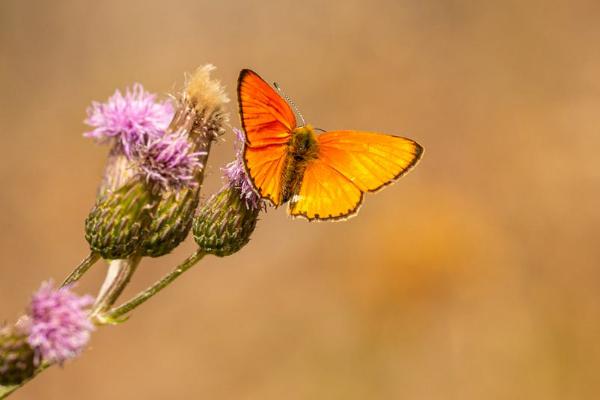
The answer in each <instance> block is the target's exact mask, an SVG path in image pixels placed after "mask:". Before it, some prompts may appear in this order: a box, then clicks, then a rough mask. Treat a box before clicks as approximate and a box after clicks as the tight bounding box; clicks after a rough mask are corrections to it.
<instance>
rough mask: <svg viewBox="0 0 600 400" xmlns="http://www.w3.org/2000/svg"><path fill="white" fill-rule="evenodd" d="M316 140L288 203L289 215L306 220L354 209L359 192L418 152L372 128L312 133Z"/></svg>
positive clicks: (410, 162)
mask: <svg viewBox="0 0 600 400" xmlns="http://www.w3.org/2000/svg"><path fill="white" fill-rule="evenodd" d="M317 141H318V144H319V154H318V158H317V160H314V161H312V162H310V163H309V165H308V166H307V168H306V172H305V174H304V177H303V180H302V185H301V186H300V190H299V193H298V195H297V196H295V201H294V199H293V200H292V203H290V213H291V214H292V215H297V216H303V217H305V218H307V219H309V220H312V219H319V220H327V219H340V218H345V217H349V216H352V215H354V214H356V212H357V211H358V209H359V207H360V204H361V202H362V193H364V192H374V191H376V190H378V189H381V188H382V187H384V186H385V185H388V184H390V183H391V182H393V181H394V180H396V179H398V178H399V177H401V176H402V175H404V174H405V173H406V172H407V171H408V170H410V169H411V168H412V167H413V166H414V165H415V164H416V163H417V161H418V160H419V158H420V157H421V155H422V153H423V148H422V147H421V146H420V145H419V144H418V143H416V142H414V141H413V140H410V139H406V138H402V137H398V136H392V135H384V134H379V133H373V132H361V131H332V132H327V133H323V134H321V135H319V136H317ZM357 193H358V194H357ZM321 196H324V198H323V199H320V198H319V197H321Z"/></svg>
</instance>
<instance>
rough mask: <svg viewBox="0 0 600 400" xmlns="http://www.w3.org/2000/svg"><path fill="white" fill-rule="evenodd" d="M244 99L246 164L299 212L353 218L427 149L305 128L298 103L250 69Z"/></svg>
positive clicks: (388, 138) (267, 191) (395, 139)
mask: <svg viewBox="0 0 600 400" xmlns="http://www.w3.org/2000/svg"><path fill="white" fill-rule="evenodd" d="M238 99H239V106H240V115H241V120H242V126H243V128H244V132H245V136H246V143H245V146H244V164H245V167H246V172H247V174H248V176H249V177H250V180H251V181H252V184H253V185H254V187H255V189H256V191H257V192H258V193H259V194H260V195H261V197H263V198H264V199H266V200H268V201H270V202H271V203H272V204H273V205H275V206H280V205H282V204H284V203H286V202H287V203H288V204H289V208H288V210H289V212H290V214H291V215H292V216H299V217H304V218H306V219H308V220H339V219H345V218H347V217H350V216H352V215H354V214H356V212H357V211H358V209H359V207H360V205H361V204H362V200H363V194H364V193H366V192H374V191H377V190H379V189H381V188H382V187H384V186H386V185H388V184H389V183H391V182H393V181H394V180H396V179H398V178H399V177H400V176H402V175H404V174H405V173H406V172H407V171H408V170H410V169H411V168H412V167H413V166H414V165H415V164H416V163H417V161H418V160H419V158H420V157H421V154H422V152H423V148H422V147H421V146H420V145H419V144H417V143H416V142H414V141H412V140H411V139H407V138H403V137H399V136H394V135H386V134H379V133H374V132H364V131H349V130H347V131H330V132H325V133H320V134H316V133H315V130H314V129H313V128H312V126H310V125H303V126H300V127H298V126H297V124H296V117H295V115H294V112H293V111H292V109H291V108H290V106H289V105H288V104H287V103H286V102H285V100H284V99H283V98H282V97H281V96H279V95H278V94H277V93H276V92H275V91H274V90H273V89H272V88H271V87H270V86H269V85H268V84H267V83H266V82H265V81H264V80H263V79H262V78H260V77H259V76H258V75H257V74H256V73H255V72H253V71H250V70H242V72H241V73H240V77H239V80H238Z"/></svg>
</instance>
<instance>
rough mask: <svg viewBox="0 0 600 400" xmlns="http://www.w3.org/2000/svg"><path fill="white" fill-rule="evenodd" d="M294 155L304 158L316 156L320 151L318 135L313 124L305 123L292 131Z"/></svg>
mask: <svg viewBox="0 0 600 400" xmlns="http://www.w3.org/2000/svg"><path fill="white" fill-rule="evenodd" d="M291 145H292V149H293V152H294V155H295V156H296V157H298V158H301V159H303V160H308V159H311V158H316V156H317V152H318V144H317V135H316V134H315V130H314V128H313V127H312V126H311V125H308V124H307V125H304V126H301V127H299V128H296V129H294V131H293V132H292V143H291Z"/></svg>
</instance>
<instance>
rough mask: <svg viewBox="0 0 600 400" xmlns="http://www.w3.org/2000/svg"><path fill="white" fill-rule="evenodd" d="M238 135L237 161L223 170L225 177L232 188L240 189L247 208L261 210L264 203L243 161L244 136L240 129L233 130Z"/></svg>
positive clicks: (236, 142) (236, 144)
mask: <svg viewBox="0 0 600 400" xmlns="http://www.w3.org/2000/svg"><path fill="white" fill-rule="evenodd" d="M233 132H234V133H235V135H236V141H235V143H234V146H235V161H232V162H230V163H229V164H227V166H226V167H225V168H223V175H224V176H225V178H226V180H227V183H228V185H229V186H230V187H232V188H236V189H239V191H240V193H241V197H242V200H244V202H245V204H246V206H247V207H248V208H250V209H260V208H262V207H263V201H262V199H261V197H260V195H259V194H258V193H256V190H254V186H253V185H252V182H251V181H250V178H249V177H248V174H247V173H246V168H245V167H244V159H243V147H244V145H243V144H244V134H243V132H242V131H240V130H239V129H235V128H234V129H233Z"/></svg>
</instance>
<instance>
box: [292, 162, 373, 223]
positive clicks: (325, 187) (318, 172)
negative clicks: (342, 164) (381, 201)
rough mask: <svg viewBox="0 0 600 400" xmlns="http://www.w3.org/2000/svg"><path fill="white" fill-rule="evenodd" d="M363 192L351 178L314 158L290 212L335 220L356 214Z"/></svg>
mask: <svg viewBox="0 0 600 400" xmlns="http://www.w3.org/2000/svg"><path fill="white" fill-rule="evenodd" d="M362 197H363V194H362V192H361V191H360V190H359V189H358V187H356V185H355V184H353V183H352V182H351V181H350V180H348V178H346V177H345V176H344V175H342V174H340V173H339V172H338V171H336V170H335V169H334V168H332V167H331V166H330V165H328V164H327V163H325V162H323V161H322V160H320V159H316V160H312V161H310V162H309V163H308V164H307V166H306V169H305V170H304V175H303V177H302V184H301V185H300V190H299V191H298V193H296V194H295V195H294V196H293V197H292V199H291V201H290V204H289V212H290V214H291V215H293V216H300V217H304V218H306V219H308V220H309V221H312V220H335V219H340V218H345V217H348V216H350V215H353V214H355V213H356V212H357V211H358V208H359V207H360V204H361V203H362Z"/></svg>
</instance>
